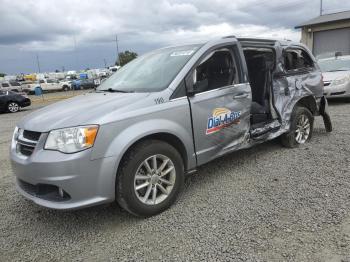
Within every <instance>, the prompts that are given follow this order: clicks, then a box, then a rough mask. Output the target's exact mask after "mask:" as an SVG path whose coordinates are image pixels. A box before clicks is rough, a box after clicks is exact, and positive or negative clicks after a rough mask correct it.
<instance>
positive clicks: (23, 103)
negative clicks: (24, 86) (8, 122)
mask: <svg viewBox="0 0 350 262" xmlns="http://www.w3.org/2000/svg"><path fill="white" fill-rule="evenodd" d="M31 103H32V102H31V100H30V99H29V98H26V99H25V100H24V101H23V102H22V103H21V104H20V106H21V107H27V106H30V105H31Z"/></svg>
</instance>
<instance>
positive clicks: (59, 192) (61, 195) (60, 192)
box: [58, 187, 64, 198]
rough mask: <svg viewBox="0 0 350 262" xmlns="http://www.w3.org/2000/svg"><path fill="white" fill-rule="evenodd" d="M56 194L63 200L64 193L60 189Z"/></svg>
mask: <svg viewBox="0 0 350 262" xmlns="http://www.w3.org/2000/svg"><path fill="white" fill-rule="evenodd" d="M58 194H59V195H60V197H62V198H63V196H64V191H63V189H62V188H60V187H59V188H58Z"/></svg>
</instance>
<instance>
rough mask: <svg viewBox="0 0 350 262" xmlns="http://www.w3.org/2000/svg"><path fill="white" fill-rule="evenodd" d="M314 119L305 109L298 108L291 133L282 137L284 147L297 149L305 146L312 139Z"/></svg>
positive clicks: (291, 126) (293, 116) (293, 117)
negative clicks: (302, 145)
mask: <svg viewBox="0 0 350 262" xmlns="http://www.w3.org/2000/svg"><path fill="white" fill-rule="evenodd" d="M313 126H314V117H313V115H312V113H311V112H310V110H308V109H307V108H305V107H297V108H296V109H295V110H294V112H293V114H292V119H291V125H290V131H289V132H288V133H285V134H283V135H282V136H281V142H282V145H284V146H285V147H291V148H293V147H297V146H299V145H301V144H305V143H306V142H307V141H309V140H310V139H311V137H312V132H313Z"/></svg>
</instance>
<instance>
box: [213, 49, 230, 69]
mask: <svg viewBox="0 0 350 262" xmlns="http://www.w3.org/2000/svg"><path fill="white" fill-rule="evenodd" d="M210 67H211V70H214V71H220V70H225V69H230V68H232V67H233V65H232V59H230V55H229V54H228V53H227V52H217V53H215V54H214V55H213V57H212V62H211V63H210Z"/></svg>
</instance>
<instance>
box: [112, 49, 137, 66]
mask: <svg viewBox="0 0 350 262" xmlns="http://www.w3.org/2000/svg"><path fill="white" fill-rule="evenodd" d="M137 56H138V55H137V53H135V52H131V51H128V50H126V51H125V52H121V53H119V60H120V61H119V62H120V63H119V65H120V66H123V65H125V64H127V63H129V62H130V61H131V60H133V59H135V58H136V57H137ZM115 64H116V65H118V61H116V62H115Z"/></svg>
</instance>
